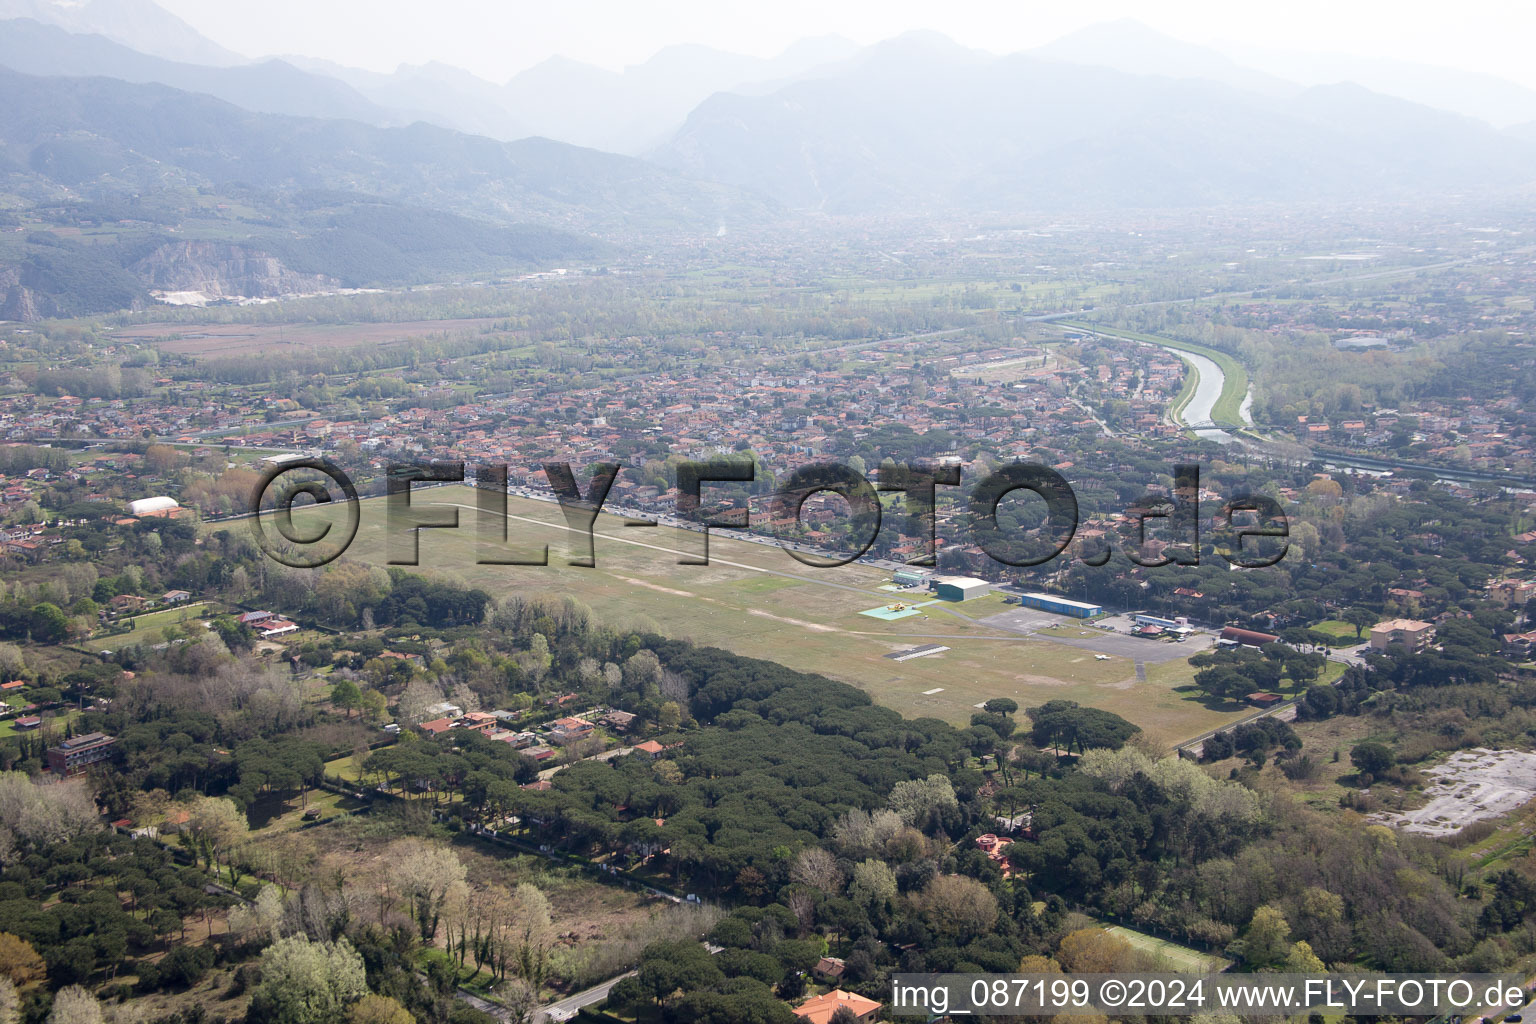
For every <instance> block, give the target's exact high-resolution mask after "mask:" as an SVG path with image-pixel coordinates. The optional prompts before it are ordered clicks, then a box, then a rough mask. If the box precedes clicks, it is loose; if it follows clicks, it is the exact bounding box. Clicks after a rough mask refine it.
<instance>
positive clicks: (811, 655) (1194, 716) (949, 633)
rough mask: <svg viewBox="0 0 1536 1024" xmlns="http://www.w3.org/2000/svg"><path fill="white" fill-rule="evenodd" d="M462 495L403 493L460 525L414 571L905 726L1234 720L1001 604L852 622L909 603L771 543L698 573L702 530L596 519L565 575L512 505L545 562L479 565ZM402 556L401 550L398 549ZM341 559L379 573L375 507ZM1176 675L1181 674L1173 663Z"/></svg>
mask: <svg viewBox="0 0 1536 1024" xmlns="http://www.w3.org/2000/svg"><path fill="white" fill-rule="evenodd" d="M475 497H476V495H475V491H474V489H473V488H471V487H468V486H447V487H439V488H432V489H428V490H421V491H415V492H413V493H412V505H413V507H415V508H419V509H427V508H433V507H437V508H454V509H457V510H458V514H459V525H458V528H457V529H452V530H449V529H431V530H422V531H421V532H420V535H419V540H420V564H419V565H418V566H416V567H414V568H413V571H417V572H421V573H424V574H427V575H440V576H443V577H446V578H450V579H454V580H457V581H459V582H461V583H465V584H469V585H472V586H476V587H480V588H482V589H484V590H486V591H488V592H489V593H491V594H493V595H494V596H496V597H498V598H499V597H504V596H508V595H511V594H514V593H517V594H522V595H524V596H529V597H532V596H534V595H548V596H552V597H557V598H558V597H566V596H570V597H574V598H576V599H578V600H580V601H582V602H583V603H585V604H587V605H588V606H590V607H591V608H592V609H593V611H594V612H595V613H596V614H597V615H598V616H599V617H600V618H601V619H602V620H604V621H606V622H610V623H613V624H615V625H616V626H622V627H643V628H647V629H651V630H654V631H656V632H660V633H662V634H665V635H668V636H674V637H680V638H686V639H689V640H692V641H694V642H696V643H699V644H707V645H711V646H716V647H723V648H725V649H727V650H730V651H734V652H736V653H738V654H743V655H747V656H750V657H755V658H766V659H770V660H773V661H777V662H779V663H780V664H783V665H787V666H789V667H791V668H794V669H799V670H801V671H806V672H819V673H821V674H823V675H827V676H830V677H832V678H834V679H838V680H840V681H842V682H846V683H849V684H852V685H854V686H857V687H859V688H860V689H863V690H865V691H866V692H868V693H869V694H870V696H871V697H873V698H874V699H875V700H876V701H877V702H879V703H881V704H884V705H886V706H887V707H891V708H894V709H895V710H897V711H899V712H901V713H902V714H903V715H907V716H909V717H920V716H931V717H935V718H941V719H944V720H945V721H949V722H953V723H956V724H959V725H966V724H969V720H970V716H971V714H972V712H973V711H974V710H975V708H976V705H978V704H980V703H981V702H983V701H985V700H987V699H989V698H991V697H1011V698H1013V699H1014V700H1017V701H1018V702H1019V704H1020V705H1021V706H1023V707H1028V706H1032V705H1037V704H1040V703H1043V702H1044V701H1047V700H1053V699H1067V700H1075V701H1078V702H1079V703H1082V704H1085V705H1090V706H1093V707H1100V708H1104V709H1106V710H1109V711H1113V712H1115V713H1116V714H1120V715H1122V716H1124V717H1125V718H1127V719H1129V720H1131V721H1133V722H1135V723H1136V724H1138V725H1140V726H1141V727H1142V728H1143V729H1144V730H1145V731H1146V732H1147V734H1148V735H1149V736H1150V737H1151V738H1153V739H1155V740H1157V741H1159V742H1162V743H1166V744H1169V745H1172V744H1173V743H1175V742H1177V741H1180V740H1182V739H1185V738H1188V737H1191V736H1195V735H1198V734H1199V733H1202V732H1205V731H1207V730H1209V729H1213V728H1216V727H1218V726H1220V725H1222V724H1223V723H1225V722H1227V721H1231V720H1233V719H1235V718H1237V717H1240V713H1237V712H1233V713H1223V712H1220V711H1213V710H1211V709H1208V708H1206V707H1204V706H1202V705H1201V704H1200V703H1197V702H1196V701H1193V700H1189V699H1187V698H1186V696H1185V694H1184V693H1182V692H1180V691H1178V690H1176V689H1175V688H1174V686H1173V685H1170V680H1171V679H1173V678H1178V679H1179V681H1181V682H1182V681H1183V680H1182V678H1181V677H1182V676H1183V675H1184V673H1177V674H1170V673H1159V674H1157V676H1155V677H1154V679H1156V680H1159V681H1149V682H1138V681H1137V679H1136V672H1135V665H1134V663H1133V662H1132V661H1131V660H1130V659H1127V658H1122V657H1117V658H1112V659H1111V660H1108V661H1098V660H1096V659H1095V658H1094V656H1093V651H1091V650H1088V649H1084V648H1080V647H1069V646H1066V645H1064V644H1060V643H1055V642H1053V641H1051V640H1050V639H1047V638H1045V637H1044V636H1030V637H1025V636H1021V635H1019V634H1018V633H1011V632H1008V631H1007V630H1002V629H998V628H995V627H989V626H987V625H985V624H984V623H981V622H979V621H975V620H976V619H979V618H981V617H983V616H985V615H987V614H991V613H994V612H995V611H996V610H997V608H996V607H994V604H996V603H998V601H999V599H997V598H995V597H984V598H981V599H979V600H976V601H970V602H965V603H963V604H950V603H947V602H938V603H934V604H927V605H926V606H925V607H922V608H920V609H918V614H916V615H909V616H906V617H903V618H898V619H894V620H890V621H885V620H882V619H880V618H877V617H872V616H869V615H865V614H861V613H863V612H866V611H869V610H871V609H880V608H884V607H886V606H889V605H891V604H893V603H895V602H897V601H900V602H902V603H908V604H917V603H921V602H924V601H927V600H928V596H927V595H920V596H919V595H913V596H912V597H910V598H908V597H905V596H904V595H901V594H893V593H892V592H891V591H889V590H883V589H881V587H882V586H883V585H884V584H886V583H887V581H888V577H887V575H886V574H885V573H884V572H883V571H881V570H877V569H875V568H872V567H869V566H864V565H858V564H854V565H846V566H839V567H837V568H830V569H823V568H815V567H811V566H807V565H804V564H802V563H800V562H798V561H796V560H795V559H794V558H793V557H791V556H790V555H789V554H788V553H787V552H785V551H783V550H781V549H780V548H778V547H777V546H775V545H772V544H760V543H755V542H751V541H743V540H739V539H735V538H733V537H731V536H730V534H729V531H717V532H712V533H711V536H710V540H709V556H710V564H709V565H680V564H678V559H679V557H680V556H681V555H683V554H686V555H689V556H694V557H697V556H698V555H699V554H700V553H701V547H702V538H701V536H700V535H699V534H697V533H693V532H686V531H682V530H678V529H675V528H672V527H668V526H657V527H650V528H634V527H630V526H625V525H624V520H623V519H622V518H620V517H616V516H610V515H606V514H605V515H602V516H600V517H599V518H598V520H597V523H596V525H595V527H594V537H595V545H594V551H595V556H596V557H595V562H596V565H595V566H594V567H590V568H589V567H579V566H571V565H568V564H567V556H568V547H567V542H568V540H569V539H570V538H571V537H572V534H571V532H570V531H569V529H568V528H567V526H566V525H565V521H564V518H563V517H562V515H561V513H560V510H559V507H558V506H557V505H555V504H554V503H553V502H546V501H538V500H533V499H528V498H522V497H519V496H516V495H509V496H508V499H507V515H508V523H507V534H508V544H509V548H511V549H515V550H516V551H518V552H521V553H522V555H524V556H526V555H527V554H528V553H530V552H534V551H537V549H538V548H539V547H541V546H543V545H545V544H547V545H549V564H548V565H542V566H541V565H532V566H527V565H482V564H477V562H478V559H479V558H480V557H481V554H480V549H479V544H478V532H479V531H478V523H477V516H478V514H479V513H478V511H477V509H476V507H475ZM340 515H341V510H340V508H339V507H338V506H335V505H331V506H307V507H304V508H295V510H294V518H295V523H296V525H298V526H299V527H300V529H303V528H304V527H303V524H304V522H305V521H306V519H309V518H310V517H326V518H331V517H339V516H340ZM402 549H403V550H409V545H408V542H407V543H406V544H405V545H399V546H397V547H396V551H400V550H402ZM346 557H348V558H351V559H355V560H358V561H361V562H365V563H369V564H374V565H385V564H387V559H388V557H389V555H388V553H387V551H386V544H385V504H384V500H383V499H381V498H374V499H367V500H365V501H363V502H362V503H361V509H360V522H359V527H358V533H357V537H356V538H355V539H354V540H353V542H352V544H351V546H350V547H349V548H348V550H347V553H346ZM924 644H940V645H944V646H947V647H949V648H950V650H948V651H945V652H943V653H941V654H936V655H930V656H927V657H921V658H913V659H910V660H907V661H903V662H896V661H893V660H892V659H891V658H889V657H887V655H891V654H894V653H899V652H902V651H905V650H908V649H910V648H913V647H917V646H920V645H924ZM1175 664H1178V665H1181V666H1184V667H1185V668H1186V669H1187V665H1184V663H1183V662H1182V661H1180V662H1177V663H1175Z"/></svg>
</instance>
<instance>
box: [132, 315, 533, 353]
mask: <svg viewBox="0 0 1536 1024" xmlns="http://www.w3.org/2000/svg"><path fill="white" fill-rule="evenodd" d="M500 322H504V321H501V320H498V319H497V318H495V317H479V318H472V319H462V320H418V321H414V322H408V323H358V324H311V323H289V324H221V323H210V324H189V323H159V324H142V325H137V326H133V327H124V328H121V329H120V330H118V331H116V332H115V334H114V336H115V337H117V338H120V339H122V340H124V341H139V342H150V343H152V344H154V346H155V347H156V348H158V349H159V350H160V351H162V352H166V353H171V354H174V355H189V356H193V357H196V358H209V357H227V356H251V355H276V354H282V353H290V354H292V353H298V354H304V353H309V352H313V351H315V350H317V349H346V348H355V347H357V346H360V345H370V346H372V345H387V344H389V343H391V342H399V341H406V340H408V339H411V338H420V337H424V336H426V335H428V334H453V333H456V332H460V331H478V330H483V329H485V328H488V327H490V326H491V325H493V324H496V323H500Z"/></svg>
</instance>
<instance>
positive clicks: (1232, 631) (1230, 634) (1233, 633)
mask: <svg viewBox="0 0 1536 1024" xmlns="http://www.w3.org/2000/svg"><path fill="white" fill-rule="evenodd" d="M1221 639H1223V640H1225V641H1227V642H1228V643H1234V644H1241V645H1242V646H1244V647H1263V646H1264V645H1265V644H1277V643H1279V642H1280V638H1279V637H1278V636H1275V634H1273V633H1260V632H1259V631H1258V630H1254V629H1239V628H1238V627H1237V626H1228V627H1227V628H1226V629H1223V630H1222V631H1221Z"/></svg>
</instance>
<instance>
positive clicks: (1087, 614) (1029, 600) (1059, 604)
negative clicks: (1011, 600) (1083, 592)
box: [1019, 594, 1104, 619]
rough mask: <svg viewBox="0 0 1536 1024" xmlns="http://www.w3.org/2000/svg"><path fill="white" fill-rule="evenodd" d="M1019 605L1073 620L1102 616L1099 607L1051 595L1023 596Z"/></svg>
mask: <svg viewBox="0 0 1536 1024" xmlns="http://www.w3.org/2000/svg"><path fill="white" fill-rule="evenodd" d="M1019 604H1021V605H1023V606H1024V607H1025V608H1038V609H1040V610H1041V611H1043V612H1055V613H1056V614H1057V615H1070V616H1072V617H1073V618H1074V619H1091V618H1093V617H1094V616H1095V615H1103V614H1104V608H1103V607H1102V606H1101V605H1096V604H1088V603H1087V602H1084V601H1069V600H1068V599H1066V598H1065V597H1055V596H1053V595H1051V594H1025V595H1023V596H1022V597H1020V598H1019Z"/></svg>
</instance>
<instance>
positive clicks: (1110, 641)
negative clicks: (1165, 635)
mask: <svg viewBox="0 0 1536 1024" xmlns="http://www.w3.org/2000/svg"><path fill="white" fill-rule="evenodd" d="M1113 618H1121V619H1125V623H1126V625H1127V627H1128V626H1129V623H1130V620H1129V618H1126V617H1125V616H1115V617H1113ZM980 621H981V622H983V623H985V624H987V625H989V626H995V627H998V628H1000V629H1010V630H1014V631H1016V632H1024V633H1032V634H1039V639H1041V640H1050V641H1052V642H1054V643H1058V644H1065V645H1067V646H1068V647H1078V648H1081V649H1083V650H1086V651H1093V652H1094V653H1095V654H1107V655H1109V656H1110V657H1111V658H1125V659H1127V660H1130V661H1139V662H1142V663H1144V664H1149V665H1156V664H1160V663H1161V662H1165V661H1178V660H1179V659H1181V658H1187V657H1189V656H1190V655H1191V654H1198V653H1199V652H1201V651H1203V650H1205V649H1206V648H1207V647H1209V646H1211V644H1212V643H1213V640H1212V638H1211V636H1210V635H1209V634H1205V633H1198V634H1196V635H1194V636H1191V637H1190V638H1189V639H1188V640H1184V641H1182V642H1179V643H1174V642H1172V641H1169V640H1155V639H1149V638H1147V637H1139V636H1131V635H1129V634H1128V633H1124V632H1118V631H1115V630H1109V629H1104V628H1102V627H1101V626H1100V625H1099V623H1102V622H1110V621H1113V620H1112V619H1100V620H1097V621H1095V622H1092V623H1089V622H1085V621H1084V620H1082V619H1074V618H1072V617H1071V616H1068V615H1052V614H1051V613H1050V612H1043V611H1040V610H1039V609H1038V608H1010V609H1009V610H1008V611H1006V612H998V613H997V614H996V615H988V616H987V617H986V618H984V619H981V620H980ZM1052 627H1058V633H1057V634H1053V633H1044V632H1041V631H1042V630H1047V629H1051V628H1052ZM1061 629H1068V630H1071V631H1072V632H1073V633H1075V634H1077V635H1075V636H1061V635H1058V634H1059V632H1060V630H1061Z"/></svg>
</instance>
